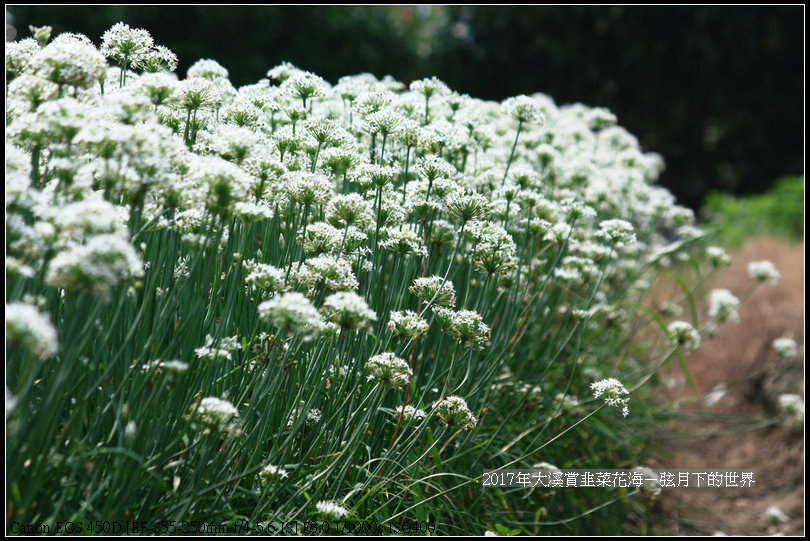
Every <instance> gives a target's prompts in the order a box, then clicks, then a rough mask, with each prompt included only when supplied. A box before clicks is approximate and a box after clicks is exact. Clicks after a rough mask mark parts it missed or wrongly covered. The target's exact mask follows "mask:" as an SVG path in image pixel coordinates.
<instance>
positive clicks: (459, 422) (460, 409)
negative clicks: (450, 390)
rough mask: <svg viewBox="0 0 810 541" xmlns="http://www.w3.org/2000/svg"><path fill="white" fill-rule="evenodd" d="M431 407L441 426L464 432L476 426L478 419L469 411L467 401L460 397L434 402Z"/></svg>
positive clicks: (449, 397) (453, 396) (452, 396)
mask: <svg viewBox="0 0 810 541" xmlns="http://www.w3.org/2000/svg"><path fill="white" fill-rule="evenodd" d="M433 407H434V409H435V410H436V415H437V416H438V417H439V419H440V420H441V422H442V424H445V425H448V426H453V427H458V428H461V429H464V430H471V429H473V428H475V425H477V424H478V419H476V418H475V415H473V413H472V411H470V408H469V407H468V406H467V401H466V400H464V399H463V398H461V397H460V396H455V395H451V396H448V397H447V398H443V399H442V400H440V401H438V402H436V403H435V404H434V405H433Z"/></svg>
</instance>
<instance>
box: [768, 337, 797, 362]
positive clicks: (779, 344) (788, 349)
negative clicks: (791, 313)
mask: <svg viewBox="0 0 810 541" xmlns="http://www.w3.org/2000/svg"><path fill="white" fill-rule="evenodd" d="M771 345H772V346H773V349H775V350H776V353H778V354H779V356H780V357H785V358H788V359H790V358H792V357H795V356H796V354H797V353H798V351H799V346H798V344H796V341H795V340H794V339H792V338H788V337H786V336H784V337H782V338H777V339H776V340H774V341H773V342H772V344H771Z"/></svg>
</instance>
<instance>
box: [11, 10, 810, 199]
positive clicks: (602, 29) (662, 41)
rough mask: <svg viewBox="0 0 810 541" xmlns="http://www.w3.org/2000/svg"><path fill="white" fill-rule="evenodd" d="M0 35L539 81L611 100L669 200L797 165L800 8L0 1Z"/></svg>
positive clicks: (585, 97)
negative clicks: (138, 33)
mask: <svg viewBox="0 0 810 541" xmlns="http://www.w3.org/2000/svg"><path fill="white" fill-rule="evenodd" d="M6 10H7V16H6V39H21V38H24V37H28V36H29V35H30V32H29V30H28V26H29V25H36V26H41V25H51V26H53V27H54V35H57V34H58V33H60V32H63V31H71V32H79V33H82V34H85V35H87V36H88V37H90V38H91V39H92V40H93V41H94V42H95V43H96V44H99V43H100V38H101V35H102V34H103V33H104V32H105V31H106V30H107V29H109V28H110V27H111V26H112V25H113V24H115V23H117V22H119V21H123V22H125V23H127V24H129V25H130V26H133V27H139V28H145V29H147V30H149V31H150V32H151V34H152V36H153V37H154V38H155V43H157V44H161V45H165V46H167V47H169V48H170V49H171V50H172V51H174V52H175V53H176V54H177V55H178V57H179V59H180V66H179V68H178V70H177V71H178V75H180V76H181V77H183V76H184V75H185V70H186V69H187V68H188V67H189V66H190V65H191V64H192V63H194V62H195V61H196V60H198V59H200V58H213V59H215V60H217V61H218V62H219V63H220V64H222V65H223V66H224V67H225V68H227V69H228V71H229V72H230V79H231V81H232V82H233V84H234V85H235V86H237V87H239V86H241V85H244V84H250V83H255V82H257V81H258V80H259V79H261V78H263V77H266V74H267V71H268V70H269V69H270V68H272V67H273V66H276V65H277V64H279V63H281V62H282V61H288V62H291V63H293V64H294V65H296V66H297V67H299V68H301V69H305V70H308V71H312V72H314V73H316V74H318V75H320V76H322V77H324V78H325V79H326V80H328V81H329V82H331V83H333V84H334V83H336V82H337V80H338V78H340V77H341V76H343V75H353V74H357V73H361V72H369V73H373V74H374V75H376V76H377V77H382V76H384V75H388V74H390V75H392V76H394V77H395V78H397V79H399V80H400V81H403V82H405V83H409V82H410V81H412V80H416V79H421V78H424V77H428V76H433V75H435V76H437V77H439V78H440V79H442V80H444V81H445V82H446V83H447V84H448V85H449V86H450V87H451V88H452V89H454V90H456V91H458V92H461V93H467V94H470V95H471V96H473V97H476V98H483V99H490V100H497V101H501V100H503V99H505V98H507V97H509V96H514V95H518V94H532V93H534V92H545V93H547V94H549V95H551V96H552V97H553V98H554V100H555V101H556V102H557V103H558V104H565V103H572V102H582V103H585V104H587V105H591V106H603V107H608V108H609V109H611V110H612V111H613V112H614V113H615V114H616V115H617V116H618V118H619V123H620V124H621V125H623V126H625V127H626V128H627V129H628V130H629V131H630V132H632V133H633V134H635V135H636V136H638V137H639V140H640V142H641V144H642V146H643V148H644V150H645V151H655V152H659V153H660V154H662V155H663V156H664V158H665V160H666V163H667V170H666V171H665V172H664V174H663V175H662V177H661V184H663V185H664V186H666V187H667V188H668V189H669V190H670V191H672V192H673V193H674V194H675V195H676V196H677V198H678V202H679V203H681V204H684V205H687V206H690V207H693V208H698V207H699V206H700V204H701V202H702V201H703V199H704V197H705V196H706V194H707V193H709V192H710V191H713V190H721V191H725V192H729V193H734V194H747V193H757V192H762V191H765V190H766V189H768V188H769V187H770V185H771V184H772V183H773V181H774V180H776V179H777V178H778V177H781V176H783V175H785V174H799V175H803V174H804V141H803V139H804V28H803V25H804V7H803V6H775V7H677V6H675V7H642V8H639V7H493V6H489V7H486V6H480V7H479V6H474V7H471V6H322V7H278V6H264V7H224V6H220V7H210V6H189V7H185V6H184V7H163V6H92V7H89V6H69V7H61V6H7V7H6Z"/></svg>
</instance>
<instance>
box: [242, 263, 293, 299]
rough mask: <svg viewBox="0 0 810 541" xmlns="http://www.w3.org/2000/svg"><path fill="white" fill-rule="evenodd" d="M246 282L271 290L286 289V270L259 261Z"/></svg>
mask: <svg viewBox="0 0 810 541" xmlns="http://www.w3.org/2000/svg"><path fill="white" fill-rule="evenodd" d="M245 282H246V283H248V284H252V285H254V286H256V287H259V288H261V289H263V290H264V291H269V292H278V291H284V289H285V287H286V284H285V280H284V271H283V270H281V269H279V268H276V267H274V266H273V265H268V264H265V263H258V264H257V265H256V266H255V267H254V268H253V269H252V270H251V271H250V272H249V273H248V275H247V277H246V278H245Z"/></svg>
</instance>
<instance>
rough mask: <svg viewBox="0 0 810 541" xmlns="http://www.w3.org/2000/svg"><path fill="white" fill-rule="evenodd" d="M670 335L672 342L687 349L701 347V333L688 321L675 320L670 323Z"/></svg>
mask: <svg viewBox="0 0 810 541" xmlns="http://www.w3.org/2000/svg"><path fill="white" fill-rule="evenodd" d="M668 329H669V336H670V339H671V340H672V342H673V343H674V344H675V345H677V346H679V347H681V348H683V349H685V350H693V349H697V348H699V347H700V333H699V332H698V330H697V329H695V328H694V327H693V326H692V325H691V324H690V323H687V322H686V321H673V322H672V323H670V324H669V327H668Z"/></svg>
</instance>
